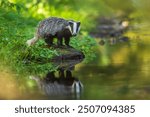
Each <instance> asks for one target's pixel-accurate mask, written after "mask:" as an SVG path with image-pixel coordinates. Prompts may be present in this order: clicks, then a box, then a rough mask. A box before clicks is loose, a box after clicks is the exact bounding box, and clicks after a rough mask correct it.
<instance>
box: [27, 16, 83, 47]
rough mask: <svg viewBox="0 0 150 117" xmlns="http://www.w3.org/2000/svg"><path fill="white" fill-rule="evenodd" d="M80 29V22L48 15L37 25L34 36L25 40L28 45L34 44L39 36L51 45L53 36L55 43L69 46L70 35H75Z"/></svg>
mask: <svg viewBox="0 0 150 117" xmlns="http://www.w3.org/2000/svg"><path fill="white" fill-rule="evenodd" d="M79 30H80V22H75V21H73V20H65V19H62V18H57V17H50V18H47V19H44V20H43V21H41V22H40V23H39V25H38V27H37V31H36V34H35V35H34V37H33V38H32V39H30V40H28V41H27V44H28V46H31V45H33V44H35V43H36V42H37V41H38V40H39V39H40V38H44V40H45V42H46V43H47V44H48V45H53V38H57V45H58V46H62V45H63V38H64V39H65V45H67V46H70V45H69V42H70V37H72V36H76V35H77V34H78V32H79Z"/></svg>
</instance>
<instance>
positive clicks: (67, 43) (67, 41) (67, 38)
mask: <svg viewBox="0 0 150 117" xmlns="http://www.w3.org/2000/svg"><path fill="white" fill-rule="evenodd" d="M69 42H70V37H65V45H66V46H67V47H70V48H72V46H70V45H69Z"/></svg>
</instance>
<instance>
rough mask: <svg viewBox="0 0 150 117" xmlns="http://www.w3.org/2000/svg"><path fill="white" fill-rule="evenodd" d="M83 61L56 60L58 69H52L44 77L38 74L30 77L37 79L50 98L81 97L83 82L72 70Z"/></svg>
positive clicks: (41, 89)
mask: <svg viewBox="0 0 150 117" xmlns="http://www.w3.org/2000/svg"><path fill="white" fill-rule="evenodd" d="M81 61H82V60H70V61H63V62H62V61H61V62H57V63H56V62H55V65H57V66H58V69H57V70H55V71H51V70H50V71H49V72H48V73H47V74H46V75H45V76H44V77H42V78H41V77H39V76H38V75H34V76H30V78H31V79H33V80H35V81H36V83H37V85H38V87H39V89H40V91H42V93H44V94H45V95H46V96H48V98H49V99H80V96H81V93H82V90H83V84H82V83H81V82H80V80H78V78H76V77H74V76H73V74H72V71H73V70H74V69H75V65H76V64H77V63H80V62H81Z"/></svg>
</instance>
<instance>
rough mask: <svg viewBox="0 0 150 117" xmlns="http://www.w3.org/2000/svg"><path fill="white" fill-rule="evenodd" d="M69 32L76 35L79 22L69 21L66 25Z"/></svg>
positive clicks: (78, 29)
mask: <svg viewBox="0 0 150 117" xmlns="http://www.w3.org/2000/svg"><path fill="white" fill-rule="evenodd" d="M68 28H69V30H70V32H71V34H72V35H73V36H76V35H77V34H78V32H79V31H80V22H74V21H69V26H68Z"/></svg>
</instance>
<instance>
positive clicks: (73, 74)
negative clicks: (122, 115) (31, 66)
mask: <svg viewBox="0 0 150 117" xmlns="http://www.w3.org/2000/svg"><path fill="white" fill-rule="evenodd" d="M140 37H142V38H140ZM140 37H138V38H137V37H136V38H135V39H130V40H129V41H128V42H118V43H115V44H113V45H112V44H111V45H110V43H106V44H105V45H104V46H101V45H99V46H97V49H96V50H95V51H96V58H95V59H94V60H93V61H91V62H90V63H88V64H87V63H85V62H81V63H79V62H80V61H78V62H74V63H73V64H71V65H72V66H67V67H65V68H59V69H58V70H57V71H55V72H52V71H51V72H49V73H47V74H45V75H43V76H40V74H33V75H32V74H30V75H27V76H22V77H21V78H18V77H16V75H14V74H13V73H12V72H10V71H2V72H1V75H0V82H1V86H0V98H1V99H150V54H149V50H150V43H149V42H150V41H149V40H148V38H149V34H143V35H140ZM77 63H78V64H77ZM69 65H70V64H69ZM18 76H20V75H18Z"/></svg>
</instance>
